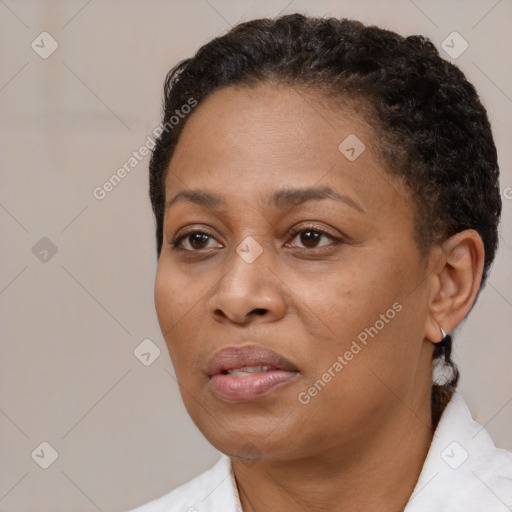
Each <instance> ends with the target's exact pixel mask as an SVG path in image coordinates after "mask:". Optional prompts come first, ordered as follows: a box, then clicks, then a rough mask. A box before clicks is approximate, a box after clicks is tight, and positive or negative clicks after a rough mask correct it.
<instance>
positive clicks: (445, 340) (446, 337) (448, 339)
mask: <svg viewBox="0 0 512 512" xmlns="http://www.w3.org/2000/svg"><path fill="white" fill-rule="evenodd" d="M439 328H440V329H441V334H442V335H443V339H442V340H441V348H442V351H443V356H445V355H446V345H448V344H449V343H450V342H451V341H452V337H451V335H450V334H446V331H445V330H444V329H443V328H442V327H441V326H439Z"/></svg>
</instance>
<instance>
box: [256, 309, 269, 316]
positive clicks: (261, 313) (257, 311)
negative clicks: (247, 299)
mask: <svg viewBox="0 0 512 512" xmlns="http://www.w3.org/2000/svg"><path fill="white" fill-rule="evenodd" d="M253 312H254V313H256V314H257V315H264V314H265V313H266V312H267V310H266V309H263V308H257V309H254V310H253Z"/></svg>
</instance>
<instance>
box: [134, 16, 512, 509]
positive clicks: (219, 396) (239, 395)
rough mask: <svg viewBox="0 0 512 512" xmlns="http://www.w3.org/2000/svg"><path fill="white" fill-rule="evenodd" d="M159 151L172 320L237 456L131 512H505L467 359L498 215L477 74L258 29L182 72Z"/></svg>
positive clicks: (194, 404) (169, 85)
mask: <svg viewBox="0 0 512 512" xmlns="http://www.w3.org/2000/svg"><path fill="white" fill-rule="evenodd" d="M158 135H159V139H158V141H157V145H156V147H155V149H154V152H153V155H152V160H151V163H150V195H151V201H152V206H153V211H154V214H155V218H156V237H157V252H158V258H159V259H158V270H157V276H156V282H155V304H156V310H157V315H158V320H159V323H160V327H161V330H162V333H163V335H164V338H165V340H166V343H167V346H168V349H169V353H170V356H171V359H172V362H173V365H174V368H175V371H176V377H177V380H178V382H179V385H180V390H181V394H182V397H183V400H184V403H185V406H186V408H187V410H188V412H189V414H190V416H191V418H192V419H193V421H194V422H195V424H196V425H197V427H198V428H199V429H200V430H201V432H202V433H203V434H204V435H205V437H206V438H207V439H208V440H209V442H211V443H212V445H213V446H215V447H216V448H217V449H218V450H220V451H221V452H223V454H225V456H224V457H222V458H221V460H220V461H219V462H218V463H217V464H216V466H214V467H213V468H212V469H210V470H209V471H207V472H205V473H203V474H202V475H200V476H199V477H197V478H196V479H194V480H192V481H191V482H189V483H187V484H185V485H184V486H182V487H180V488H178V489H176V490H174V491H173V492H171V493H170V494H168V495H166V496H163V497H161V498H160V499H158V500H155V501H153V502H151V503H149V504H147V505H145V506H142V507H141V508H139V509H137V511H138V512H143V511H144V512H149V511H157V510H158V511H164V510H165V511H185V510H189V511H195V510H197V511H204V510H208V511H223V512H231V511H235V510H237V511H241V510H243V511H244V512H249V511H281V510H288V511H290V510H291V511H295V510H297V511H299V510H300V511H304V510H307V511H317V510H318V511H325V510H329V511H336V510H380V511H398V510H406V511H407V512H412V511H420V510H421V511H426V510H429V511H430V510H432V511H436V512H437V511H441V510H447V511H448V510H449V511H451V512H453V511H456V510H460V511H464V512H468V511H469V512H471V511H477V510H478V511H483V510H485V511H502V510H503V511H505V510H510V507H511V505H512V480H511V479H512V454H510V453H509V452H506V451H505V450H500V449H498V448H496V447H495V446H494V444H493V442H492V440H491V438H490V437H489V435H488V434H487V432H486V431H485V430H484V429H483V427H482V426H480V425H478V424H477V423H476V422H474V421H473V420H472V418H471V415H470V412H469V410H468V407H467V405H466V403H465V402H464V400H463V398H462V397H461V396H460V395H459V394H457V393H456V392H455V387H456V384H457V380H458V371H457V369H456V367H455V365H454V363H453V362H452V360H451V356H450V353H451V336H450V334H449V333H451V332H452V331H453V330H454V329H455V328H456V327H457V325H459V324H460V322H461V321H462V320H463V319H464V318H465V317H466V315H467V314H468V313H469V311H470V310H471V308H472V306H473V305H474V303H475V301H476V299H477V296H478V293H479V291H480V290H481V288H482V286H483V284H484V283H485V280H486V278H487V275H488V272H489V268H490V266H491V263H492V261H493V258H494V255H495V251H496V247H497V225H498V221H499V216H500V212H501V201H500V193H499V187H498V164H497V156H496V149H495V145H494V142H493V138H492V133H491V128H490V125H489V121H488V118H487V115H486V112H485V109H484V108H483V106H482V105H481V103H480V101H479V98H478V96H477V93H476V92H475V89H474V87H473V86H472V85H471V84H470V83H468V81H467V80H466V78H465V77H464V75H463V73H462V72H461V71H460V70H459V69H458V68H456V67H455V66H454V65H452V64H450V63H449V62H447V61H444V60H443V59H441V58H440V56H439V55H438V52H437V50H436V49H435V47H434V46H433V45H432V44H431V43H430V42H429V41H428V40H427V39H425V38H423V37H420V36H411V37H407V38H404V37H401V36H399V35H398V34H396V33H394V32H390V31H387V30H382V29H380V28H377V27H369V26H364V25H363V24H361V23H359V22H357V21H349V20H345V19H342V20H337V19H315V18H308V17H304V16H302V15H298V14H296V15H290V16H284V17H281V18H278V19H275V20H255V21H250V22H247V23H243V24H241V25H238V26H236V27H234V28H233V29H232V30H231V31H230V32H229V33H227V34H226V35H224V36H222V37H219V38H217V39H214V40H213V41H211V42H209V43H208V44H206V45H205V46H203V47H202V48H201V49H200V50H199V51H198V52H197V54H196V55H195V56H194V57H193V58H191V59H186V60H185V61H183V62H181V63H180V64H178V65H177V66H176V67H175V68H174V69H173V70H171V72H170V73H169V75H168V78H167V81H166V85H165V111H164V119H163V125H162V127H161V129H159V130H158ZM433 370H434V371H433ZM433 377H434V383H433Z"/></svg>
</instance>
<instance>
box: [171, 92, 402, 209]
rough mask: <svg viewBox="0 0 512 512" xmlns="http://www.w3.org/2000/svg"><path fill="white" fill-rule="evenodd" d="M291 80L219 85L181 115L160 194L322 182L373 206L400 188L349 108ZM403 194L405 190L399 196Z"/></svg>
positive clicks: (251, 192) (264, 189)
mask: <svg viewBox="0 0 512 512" xmlns="http://www.w3.org/2000/svg"><path fill="white" fill-rule="evenodd" d="M339 105H340V104H339V103H337V106H334V103H333V102H329V101H328V100H326V99H325V98H323V97H321V96H320V95H319V94H315V93H312V92H311V91H306V90H304V89H296V88H292V87H286V86H281V87H274V86H270V85H259V86H256V87H251V88H248V87H244V88H242V87H226V88H223V89H220V90H218V91H216V92H214V93H212V94H211V95H210V96H208V97H207V98H206V99H205V100H204V101H203V102H201V103H200V104H199V105H198V106H197V107H196V109H195V110H194V111H193V113H192V114H191V115H190V117H189V118H188V119H187V121H186V125H185V126H184V128H183V131H182V133H181V137H180V140H179V142H178V144H177V147H176V149H175V152H174V155H173V158H172V160H171V162H170V165H169V172H168V175H167V181H166V197H167V199H169V198H170V197H171V195H172V197H173V196H174V195H175V194H176V193H177V192H179V191H181V190H183V189H187V188H205V186H209V188H212V189H214V190H215V191H217V192H219V193H221V194H222V193H223V194H225V195H226V196H232V197H238V198H239V199H240V200H245V199H248V198H254V197H255V194H256V193H258V194H260V195H261V194H263V195H266V196H270V195H271V194H272V193H273V192H274V191H275V190H276V189H277V188H279V189H282V188H284V187H290V186H292V185H295V186H303V187H312V186H314V185H329V186H331V187H332V188H334V189H337V190H338V191H340V192H342V193H346V194H349V195H351V196H352V197H354V198H355V199H356V200H357V198H358V197H360V196H361V195H362V196H366V198H365V199H366V201H367V202H369V203H371V204H373V205H375V204H383V203H386V204H387V203H389V204H393V203H394V202H396V200H397V198H396V197H395V196H396V195H397V194H398V195H399V196H404V192H405V191H404V190H403V189H401V187H399V185H398V183H394V179H393V178H392V177H391V175H389V174H388V173H387V172H386V170H385V169H384V167H383V165H382V164H381V162H380V160H379V158H378V156H377V151H376V140H375V135H374V133H373V131H372V129H371V127H369V125H368V124H367V123H366V122H365V121H364V120H363V119H362V118H361V117H360V116H359V115H358V114H357V113H356V112H354V110H353V109H352V108H349V107H348V105H349V103H348V102H347V108H342V107H340V106H339ZM404 198H405V199H407V200H409V198H408V197H404Z"/></svg>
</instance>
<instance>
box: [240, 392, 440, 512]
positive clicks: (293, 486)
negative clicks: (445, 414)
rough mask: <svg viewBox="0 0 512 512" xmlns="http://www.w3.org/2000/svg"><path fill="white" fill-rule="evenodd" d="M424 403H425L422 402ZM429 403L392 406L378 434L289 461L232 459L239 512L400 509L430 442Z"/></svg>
mask: <svg viewBox="0 0 512 512" xmlns="http://www.w3.org/2000/svg"><path fill="white" fill-rule="evenodd" d="M423 404H425V402H424V401H423ZM432 434H433V432H432V427H431V418H430V401H429V402H428V407H425V405H423V406H418V407H414V406H410V405H409V406H404V404H403V403H402V404H400V405H398V406H397V408H396V411H395V413H394V414H393V415H392V422H391V421H390V422H388V424H386V425H384V426H382V428H381V429H379V432H378V434H377V435H376V433H375V432H373V433H372V434H371V437H367V436H363V438H355V439H352V440H351V442H350V443H346V442H345V443H343V444H340V445H338V446H335V447H329V449H328V450H325V452H323V453H316V454H315V455H314V456H309V457H306V458H299V459H297V458H295V459H294V460H279V461H275V460H268V459H262V460H261V461H259V462H257V463H255V464H254V465H252V466H249V465H245V464H244V463H243V462H242V461H240V460H236V459H232V464H233V471H234V474H235V478H236V481H237V485H238V490H239V495H240V501H241V504H242V507H243V511H244V512H263V511H265V512H274V511H276V512H277V511H281V510H287V511H290V512H295V511H297V512H299V511H300V512H304V510H307V511H311V512H316V511H325V510H330V511H341V510H343V511H347V510H350V511H351V512H356V511H363V510H364V511H366V510H376V511H379V512H388V511H390V512H391V511H392V512H397V511H400V510H403V509H404V508H405V506H406V504H407V502H408V500H409V497H410V496H411V494H412V492H413V490H414V486H415V484H416V482H417V480H418V477H419V475H420V473H421V469H422V467H423V463H424V461H425V458H426V456H427V453H428V449H429V447H430V443H431V441H432Z"/></svg>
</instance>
